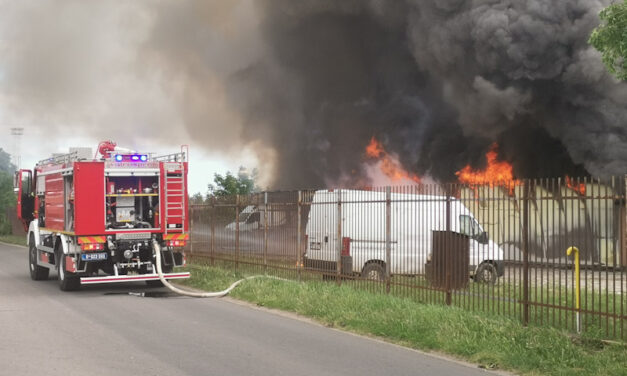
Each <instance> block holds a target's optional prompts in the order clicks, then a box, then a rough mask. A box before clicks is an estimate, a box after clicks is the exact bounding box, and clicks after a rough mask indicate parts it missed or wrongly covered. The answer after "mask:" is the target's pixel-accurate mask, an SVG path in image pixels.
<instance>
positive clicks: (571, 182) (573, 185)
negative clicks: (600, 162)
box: [566, 175, 586, 196]
mask: <svg viewBox="0 0 627 376" xmlns="http://www.w3.org/2000/svg"><path fill="white" fill-rule="evenodd" d="M566 186H567V187H568V188H570V189H572V190H573V191H575V192H577V193H579V194H580V195H582V196H585V195H586V184H585V183H577V182H576V181H575V179H572V178H571V177H570V176H568V175H566Z"/></svg>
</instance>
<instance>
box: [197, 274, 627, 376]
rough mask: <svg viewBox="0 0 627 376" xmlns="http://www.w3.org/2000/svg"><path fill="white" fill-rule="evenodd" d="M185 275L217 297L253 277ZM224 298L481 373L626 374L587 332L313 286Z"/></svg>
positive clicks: (259, 289) (255, 286)
mask: <svg viewBox="0 0 627 376" xmlns="http://www.w3.org/2000/svg"><path fill="white" fill-rule="evenodd" d="M188 269H190V270H191V272H192V278H191V279H189V280H187V281H186V282H185V283H186V284H187V285H189V286H193V287H196V288H199V289H203V290H208V291H216V290H222V289H224V288H226V287H227V286H228V285H229V284H230V283H232V282H234V281H236V280H237V279H240V278H242V277H245V276H247V275H252V274H258V273H255V272H254V271H253V270H250V269H249V270H244V269H245V268H240V270H239V271H235V270H232V269H223V268H218V267H210V266H204V265H197V264H194V265H191V266H189V267H188ZM285 273H286V274H288V273H290V272H285ZM274 274H276V272H275V273H274ZM291 276H292V278H293V277H294V275H293V273H292V274H291ZM303 278H304V279H306V278H305V276H303ZM231 295H232V296H233V297H234V298H237V299H241V300H245V301H248V302H251V303H255V304H257V305H260V306H266V307H270V308H275V309H280V310H284V311H290V312H295V313H298V314H300V315H303V316H307V317H310V318H313V319H315V320H317V321H319V322H320V323H322V324H324V325H327V326H331V327H337V328H342V329H345V330H349V331H352V332H356V333H360V334H365V335H373V336H377V337H381V338H384V339H386V340H388V341H390V342H394V343H398V344H402V345H405V346H408V347H412V348H416V349H422V350H428V351H437V352H441V353H446V354H450V355H452V356H454V357H457V358H460V359H464V360H467V361H469V362H472V363H476V364H478V365H480V366H482V367H486V368H498V369H505V370H511V371H515V372H518V373H522V374H526V375H545V374H546V375H627V356H626V354H627V347H625V345H623V344H608V343H605V342H602V341H601V340H599V337H597V336H595V335H593V334H590V333H588V334H586V335H584V336H581V337H579V336H572V335H571V334H569V333H568V332H566V331H562V330H559V329H555V328H550V327H540V326H530V327H526V328H525V327H523V326H522V324H521V323H520V320H518V319H514V318H508V317H503V316H497V315H493V314H490V313H477V312H469V311H466V310H463V309H461V308H456V307H445V306H441V305H430V304H423V303H419V302H416V301H415V300H412V299H408V298H402V297H395V296H391V295H386V294H379V293H371V292H369V291H365V290H363V289H355V288H352V287H350V286H346V285H342V286H338V285H337V284H335V283H333V282H322V281H319V280H307V281H305V282H302V283H296V282H293V283H292V282H283V281H277V280H271V279H257V280H252V281H247V282H244V283H243V284H241V285H240V286H238V287H237V288H236V289H235V290H234V291H233V292H232V294H231Z"/></svg>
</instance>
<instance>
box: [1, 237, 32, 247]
mask: <svg viewBox="0 0 627 376" xmlns="http://www.w3.org/2000/svg"><path fill="white" fill-rule="evenodd" d="M0 242H4V243H10V244H17V245H24V246H25V245H26V236H25V235H24V236H23V235H0Z"/></svg>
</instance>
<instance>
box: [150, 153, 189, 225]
mask: <svg viewBox="0 0 627 376" xmlns="http://www.w3.org/2000/svg"><path fill="white" fill-rule="evenodd" d="M186 159H187V150H184V147H181V152H180V153H175V154H168V155H162V156H158V157H153V158H152V160H155V161H162V162H169V163H179V164H180V167H179V168H177V170H179V171H181V172H180V173H173V174H171V173H170V172H168V171H167V170H166V172H165V176H164V184H163V186H164V195H163V196H164V197H163V198H164V201H165V233H166V234H167V233H168V232H169V231H170V230H172V228H170V223H168V221H172V220H175V221H174V222H175V223H176V222H178V220H180V223H181V226H183V224H184V223H185V195H186V194H187V192H185V180H184V179H185V177H184V176H183V162H185V161H186ZM179 213H180V214H179ZM180 231H184V228H180V229H176V232H180Z"/></svg>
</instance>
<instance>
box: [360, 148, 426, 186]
mask: <svg viewBox="0 0 627 376" xmlns="http://www.w3.org/2000/svg"><path fill="white" fill-rule="evenodd" d="M366 155H367V156H368V157H369V158H372V159H378V160H379V161H380V164H379V168H380V169H381V172H383V174H385V176H387V177H388V178H390V179H392V180H393V181H399V180H403V179H409V180H412V181H414V182H416V183H420V177H419V176H418V175H416V174H413V173H410V172H407V171H406V170H405V169H404V168H403V167H401V166H400V165H399V163H398V161H397V160H396V159H395V158H393V157H392V156H390V154H388V152H387V151H385V148H383V145H381V143H380V142H379V141H377V139H376V138H374V136H372V138H371V139H370V143H369V144H368V146H366Z"/></svg>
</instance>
